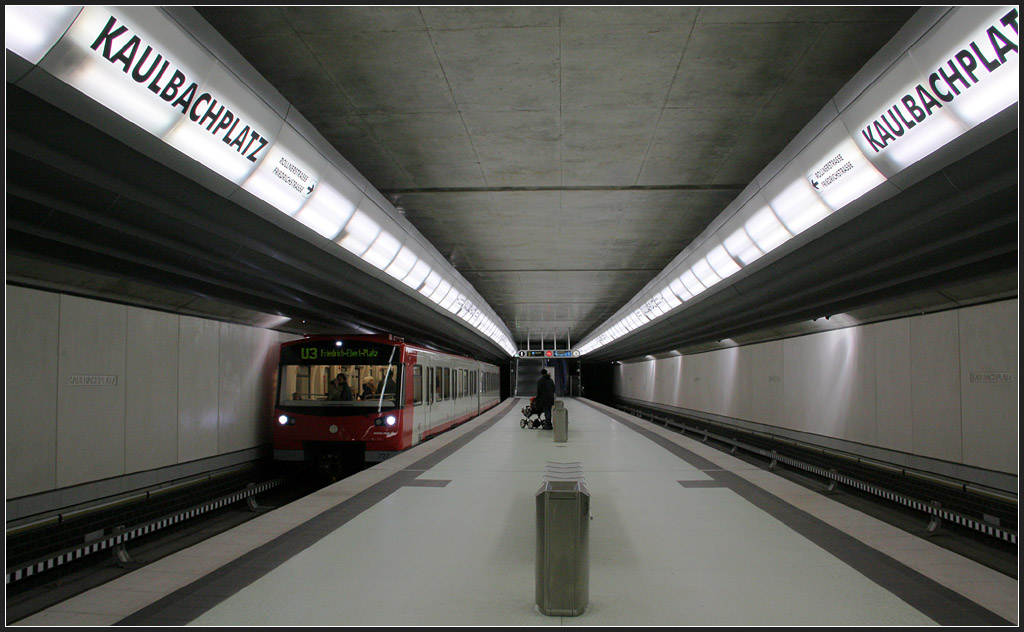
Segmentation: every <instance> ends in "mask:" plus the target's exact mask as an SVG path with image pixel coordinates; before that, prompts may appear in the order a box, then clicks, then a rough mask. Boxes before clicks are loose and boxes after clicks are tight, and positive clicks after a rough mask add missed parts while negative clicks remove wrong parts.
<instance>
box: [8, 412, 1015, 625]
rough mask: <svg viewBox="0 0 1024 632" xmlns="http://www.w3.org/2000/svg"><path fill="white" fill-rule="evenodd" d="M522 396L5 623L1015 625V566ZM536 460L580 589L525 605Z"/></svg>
mask: <svg viewBox="0 0 1024 632" xmlns="http://www.w3.org/2000/svg"><path fill="white" fill-rule="evenodd" d="M525 404H526V401H525V400H522V399H519V400H516V399H511V400H506V401H505V402H503V403H502V404H501V405H499V406H498V407H497V408H496V409H494V410H492V411H490V412H488V413H487V414H485V415H482V416H481V417H479V418H477V419H475V420H473V421H471V422H469V423H467V424H465V425H464V426H462V427H460V428H458V429H456V430H454V431H452V432H448V433H445V434H444V435H442V436H440V437H437V438H435V439H433V440H431V441H428V442H427V443H426V444H424V445H423V446H420V447H418V448H416V449H413V450H411V451H409V452H407V453H404V454H401V455H399V456H397V457H394V458H393V459H391V460H389V461H386V462H384V463H381V464H379V465H377V466H375V467H373V468H370V469H368V470H366V471H364V472H361V473H359V474H357V475H356V476H353V477H350V478H348V479H345V480H343V481H340V482H338V483H336V484H334V485H331V486H330V487H327V488H325V489H323V490H321V491H319V492H316V493H314V494H312V495H310V496H308V497H306V498H303V499H301V500H299V501H297V502H295V503H292V504H290V505H287V506H286V507H282V508H279V509H276V510H273V511H269V512H267V513H265V514H263V515H261V516H259V517H257V518H254V519H253V520H251V521H249V522H247V523H245V524H244V525H241V526H239V527H237V528H235V529H233V530H232V531H230V532H227V533H224V534H221V535H218V536H216V537H213V538H211V539H209V540H207V541H205V542H202V543H200V544H198V545H195V546H193V547H191V548H189V549H186V550H184V551H181V552H179V553H177V554H174V555H171V556H168V557H166V558H164V559H162V560H159V561H157V562H155V563H153V564H151V565H149V566H147V567H145V568H143V569H140V570H137V571H135V572H133V573H130V574H128V575H126V576H124V577H122V578H119V579H117V580H114V581H112V582H110V583H108V584H106V585H104V586H101V587H98V588H96V589H93V590H91V591H88V592H86V593H83V594H81V595H79V596H77V597H74V598H72V599H69V600H68V601H65V602H63V603H61V604H59V605H56V606H54V607H52V608H50V609H48V610H45V611H43V612H40V613H38V614H36V615H33V616H31V617H29V618H27V619H24V620H22V621H20V622H18V623H17V624H16V625H112V624H122V625H217V626H235V625H275V626H285V625H309V626H313V625H325V626H330V625H345V626H362V625H396V626H427V625H430V626H435V625H437V626H440V625H445V626H457V625H464V626H470V625H483V626H486V625H490V626H499V625H500V626H511V625H538V626H546V625H582V626H590V625H593V626H612V625H673V626H682V625H689V626H705V625H730V626H732V625H736V626H739V625H744V626H769V625H771V626H781V625H836V626H838V625H850V626H890V625H1010V624H1013V625H1016V624H1017V616H1018V586H1017V580H1015V579H1013V578H1009V577H1006V576H1005V575H1002V574H1000V573H998V572H996V571H993V570H990V569H988V568H986V567H984V566H981V565H979V564H977V563H975V562H972V561H970V560H968V559H965V558H963V557H961V556H958V555H956V554H954V553H951V552H949V551H947V550H945V549H942V548H940V547H938V546H935V545H933V544H931V543H929V542H928V541H927V540H924V539H921V538H918V537H916V536H913V535H911V534H908V533H906V532H904V531H902V530H900V529H897V528H895V527H892V526H890V525H887V524H885V523H883V522H880V521H878V520H876V519H874V518H872V517H870V516H867V515H865V514H863V513H860V512H858V511H856V510H854V509H851V508H849V507H846V506H844V505H841V504H839V503H837V502H835V501H833V500H831V499H829V498H828V497H827V496H825V495H823V494H821V493H818V492H815V491H812V490H808V489H806V488H804V487H801V486H799V485H797V484H795V483H792V482H790V481H787V480H785V479H784V478H781V477H779V476H777V475H775V474H773V473H771V472H768V471H765V470H763V469H761V468H758V467H756V466H753V465H750V464H748V463H745V462H743V461H742V460H740V459H737V458H735V457H733V456H731V455H729V454H727V453H725V452H722V451H720V450H717V449H715V448H712V447H709V446H707V445H704V444H702V443H700V442H698V441H694V440H692V439H689V438H687V437H684V436H682V435H680V434H678V433H676V432H673V431H670V430H667V429H664V428H661V427H659V426H657V425H654V424H650V423H647V422H644V421H640V420H637V419H636V418H633V417H630V416H628V415H626V414H624V413H621V412H619V411H616V410H614V409H611V408H607V407H604V406H601V405H599V404H596V403H593V402H589V401H587V400H579V399H576V400H573V399H570V400H566V401H565V407H566V409H567V411H568V417H569V439H568V441H567V442H565V443H555V442H554V441H553V433H552V431H546V430H540V429H537V430H530V429H524V428H521V427H520V425H519V420H520V418H521V414H520V409H521V408H522V407H523V406H524V405H525ZM547 461H556V462H580V463H582V466H583V471H584V476H585V478H586V486H587V489H588V491H589V492H590V502H591V512H592V514H593V519H592V521H591V523H590V533H589V552H590V567H589V568H590V581H589V592H590V598H589V603H588V606H587V609H586V611H585V612H584V613H583V614H582V615H580V616H577V617H557V616H555V617H551V616H546V615H543V614H541V613H540V611H539V610H538V608H537V606H536V604H535V594H534V590H535V568H534V567H535V539H536V524H535V520H536V516H535V513H536V511H535V495H536V493H537V490H538V489H539V488H540V485H541V482H542V475H543V470H544V464H545V462H547Z"/></svg>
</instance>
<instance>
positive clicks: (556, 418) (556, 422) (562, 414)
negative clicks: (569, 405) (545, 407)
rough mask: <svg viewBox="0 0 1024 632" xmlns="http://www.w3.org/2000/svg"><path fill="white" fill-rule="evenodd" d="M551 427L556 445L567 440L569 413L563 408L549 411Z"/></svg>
mask: <svg viewBox="0 0 1024 632" xmlns="http://www.w3.org/2000/svg"><path fill="white" fill-rule="evenodd" d="M551 427H552V428H553V429H554V433H552V436H553V437H554V440H555V442H556V443H565V442H566V441H568V440H569V412H568V411H567V410H565V409H564V408H556V409H554V410H552V411H551Z"/></svg>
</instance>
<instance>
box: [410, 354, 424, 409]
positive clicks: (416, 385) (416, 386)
mask: <svg viewBox="0 0 1024 632" xmlns="http://www.w3.org/2000/svg"><path fill="white" fill-rule="evenodd" d="M422 403H423V367H421V366H420V365H418V364H414V365H412V405H413V406H416V405H418V404H422Z"/></svg>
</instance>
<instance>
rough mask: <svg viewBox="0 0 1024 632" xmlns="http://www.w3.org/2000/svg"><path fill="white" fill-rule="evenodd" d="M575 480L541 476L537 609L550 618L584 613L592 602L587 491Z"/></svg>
mask: <svg viewBox="0 0 1024 632" xmlns="http://www.w3.org/2000/svg"><path fill="white" fill-rule="evenodd" d="M576 471H577V472H579V470H576ZM567 474H568V472H566V471H554V472H552V476H554V477H556V478H560V477H562V476H566V475H567ZM568 475H569V476H572V474H568ZM577 475H578V476H579V478H578V479H577V480H552V479H551V478H549V477H548V476H545V480H544V483H543V484H542V485H541V488H540V490H538V491H537V606H538V608H540V611H541V613H543V614H546V615H549V616H572V617H574V616H577V615H580V614H583V611H584V610H585V609H586V607H587V602H588V600H589V598H590V554H589V550H588V537H589V530H590V492H588V491H587V488H586V486H585V485H584V484H583V480H582V475H579V474H577Z"/></svg>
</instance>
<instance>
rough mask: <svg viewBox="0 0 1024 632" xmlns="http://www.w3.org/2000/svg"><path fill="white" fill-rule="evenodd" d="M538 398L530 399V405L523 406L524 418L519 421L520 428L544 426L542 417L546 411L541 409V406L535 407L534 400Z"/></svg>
mask: <svg viewBox="0 0 1024 632" xmlns="http://www.w3.org/2000/svg"><path fill="white" fill-rule="evenodd" d="M535 399H537V398H536V397H531V398H530V405H529V406H523V418H522V419H521V420H520V421H519V427H520V428H540V427H541V426H542V425H544V420H543V419H541V415H543V414H544V411H543V410H541V409H540V406H534V405H533V400H535Z"/></svg>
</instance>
